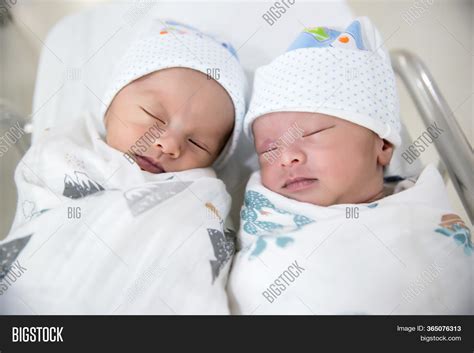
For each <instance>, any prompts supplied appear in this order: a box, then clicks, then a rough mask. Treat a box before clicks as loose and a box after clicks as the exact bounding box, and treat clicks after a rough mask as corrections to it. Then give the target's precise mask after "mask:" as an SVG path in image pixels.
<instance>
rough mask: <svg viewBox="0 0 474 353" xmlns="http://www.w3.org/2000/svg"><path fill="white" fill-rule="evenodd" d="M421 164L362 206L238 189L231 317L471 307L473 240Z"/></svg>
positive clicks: (254, 180)
mask: <svg viewBox="0 0 474 353" xmlns="http://www.w3.org/2000/svg"><path fill="white" fill-rule="evenodd" d="M470 236H471V234H470V230H469V228H467V227H466V225H465V224H464V223H463V222H462V220H461V219H460V218H459V217H458V216H456V215H454V214H453V213H452V211H451V209H450V207H449V205H448V199H447V195H446V192H445V189H444V185H443V182H442V179H441V177H440V175H439V173H438V172H437V170H436V169H435V167H434V166H432V165H430V166H427V167H426V169H425V170H424V171H423V173H422V174H421V175H420V176H419V178H418V180H417V181H416V183H415V184H414V186H412V187H410V188H408V189H406V190H403V191H400V192H397V193H394V194H392V195H390V196H387V197H385V198H383V199H380V200H379V201H376V202H373V203H370V204H353V205H349V204H345V205H334V206H330V207H319V206H315V205H312V204H308V203H303V202H298V201H295V200H290V199H288V198H286V197H283V196H281V195H279V194H276V193H274V192H271V191H270V190H268V189H266V188H265V187H264V186H263V185H262V184H261V181H260V175H259V174H258V172H257V173H256V174H254V175H253V176H252V177H251V179H250V181H249V183H248V185H247V190H246V194H245V204H244V205H243V207H242V210H241V227H240V230H239V235H238V242H239V245H238V247H239V248H240V250H239V251H238V252H237V254H236V256H235V257H234V262H233V265H232V271H231V275H230V279H229V285H228V291H229V298H230V305H231V311H232V312H233V313H235V314H343V315H344V314H381V315H387V314H469V313H471V314H472V313H473V312H474V308H473V307H474V303H473V298H474V296H473V283H472V281H473V279H472V272H473V254H472V252H473V245H472V241H471V237H470Z"/></svg>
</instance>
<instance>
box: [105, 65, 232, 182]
mask: <svg viewBox="0 0 474 353" xmlns="http://www.w3.org/2000/svg"><path fill="white" fill-rule="evenodd" d="M233 124H234V107H233V104H232V100H231V99H230V97H229V95H228V94H227V92H226V91H225V90H224V88H223V87H222V86H221V85H220V84H218V83H217V82H216V81H215V80H212V79H208V78H207V76H206V75H204V74H203V73H201V72H198V71H195V70H191V69H187V68H171V69H165V70H160V71H156V72H154V73H151V74H149V75H147V76H144V77H142V78H140V79H138V80H136V81H134V82H132V83H130V84H128V85H127V86H125V87H124V88H123V89H122V90H121V91H120V92H119V93H118V94H117V95H116V96H115V98H114V100H113V101H112V104H111V105H110V107H109V109H108V110H107V113H106V115H105V125H106V129H107V137H106V142H107V144H109V145H110V146H111V147H113V148H115V149H117V150H119V151H122V152H124V153H128V154H129V155H131V156H132V157H133V158H134V159H135V161H136V163H137V164H138V166H140V168H142V169H143V170H147V171H149V172H151V173H162V172H175V171H182V170H187V169H192V168H203V167H208V166H210V165H211V164H212V163H213V162H214V160H215V159H216V158H217V156H218V155H219V153H220V151H221V150H222V148H223V147H224V145H225V143H226V142H227V139H228V138H229V137H230V135H231V132H232V128H233ZM145 137H147V138H145Z"/></svg>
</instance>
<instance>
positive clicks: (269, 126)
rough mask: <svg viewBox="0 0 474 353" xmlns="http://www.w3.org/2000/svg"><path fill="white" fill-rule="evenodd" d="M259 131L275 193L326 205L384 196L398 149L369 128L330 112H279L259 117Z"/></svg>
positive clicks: (267, 180) (265, 174)
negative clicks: (385, 173) (386, 169)
mask: <svg viewBox="0 0 474 353" xmlns="http://www.w3.org/2000/svg"><path fill="white" fill-rule="evenodd" d="M253 132H254V136H255V148H256V150H257V153H258V155H259V163H260V169H261V177H262V183H263V185H264V186H265V187H267V188H268V189H270V190H272V191H274V192H277V193H279V194H281V195H284V196H286V197H288V198H291V199H295V200H298V201H302V202H309V203H312V204H315V205H320V206H329V205H333V204H340V203H365V202H371V201H373V200H376V199H378V198H380V197H382V196H383V166H385V165H388V163H389V162H390V158H391V156H392V152H393V147H392V145H391V144H390V143H388V142H386V141H385V140H383V139H381V138H380V137H378V136H377V135H376V134H375V133H374V132H372V131H371V130H369V129H366V128H364V127H362V126H359V125H356V124H353V123H351V122H348V121H346V120H342V119H339V118H336V117H333V116H329V115H324V114H317V113H299V112H277V113H270V114H267V115H264V116H262V117H260V118H258V119H257V120H256V121H255V122H254V124H253ZM295 132H298V134H296V133H295ZM292 135H293V136H296V137H297V138H296V139H294V138H291V136H292Z"/></svg>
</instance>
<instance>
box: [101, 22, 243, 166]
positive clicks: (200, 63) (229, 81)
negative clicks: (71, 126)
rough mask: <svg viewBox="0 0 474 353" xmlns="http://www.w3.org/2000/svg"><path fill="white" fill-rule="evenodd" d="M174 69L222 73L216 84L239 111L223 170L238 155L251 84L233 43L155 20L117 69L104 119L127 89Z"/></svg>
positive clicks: (106, 99)
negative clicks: (237, 149)
mask: <svg viewBox="0 0 474 353" xmlns="http://www.w3.org/2000/svg"><path fill="white" fill-rule="evenodd" d="M172 67H185V68H190V69H194V70H197V71H200V72H202V73H204V74H206V75H207V74H208V73H209V70H214V69H218V70H219V77H218V78H217V79H216V80H217V82H218V83H219V84H220V85H221V86H222V87H223V88H224V89H225V90H226V91H227V93H228V94H229V96H230V97H231V99H232V102H233V104H234V109H235V123H234V130H233V132H232V135H231V137H230V138H229V140H228V141H227V144H226V145H225V147H224V149H223V150H222V152H221V154H220V155H219V157H218V158H217V159H216V161H215V162H214V167H216V168H221V167H223V166H224V164H225V163H226V161H227V160H228V158H229V157H230V156H231V154H232V153H233V152H234V150H235V148H236V146H237V140H238V138H239V135H240V133H241V131H242V121H243V117H244V115H245V109H246V101H245V99H246V96H247V94H246V91H247V89H248V88H247V80H246V77H245V73H244V71H243V69H242V67H241V65H240V63H239V60H238V58H237V53H236V51H235V50H234V48H233V47H232V45H231V44H230V43H226V42H222V41H220V40H218V39H217V38H215V37H212V36H210V35H207V34H204V33H202V32H200V31H199V30H197V29H195V28H193V27H190V26H187V25H183V24H180V23H177V22H174V21H162V20H159V19H154V20H152V21H151V24H150V26H149V28H147V30H145V31H144V32H143V33H141V35H140V36H139V38H138V39H137V40H136V41H135V42H134V43H132V45H131V46H130V48H128V49H127V51H126V53H125V55H124V57H123V58H122V60H121V61H120V62H119V63H118V65H117V67H116V68H115V71H114V74H113V77H112V82H111V85H110V86H109V87H108V89H107V91H106V94H105V96H104V99H103V103H104V105H103V106H102V109H101V112H100V116H101V118H102V119H103V118H104V116H105V113H106V111H107V109H108V107H109V106H110V104H111V103H112V100H113V99H114V97H115V95H116V94H117V93H118V92H119V91H120V90H121V89H122V88H124V87H125V86H126V85H128V84H129V83H131V82H132V81H134V80H136V79H138V78H140V77H142V76H145V75H148V74H150V73H152V72H155V71H158V70H162V69H166V68H172ZM209 104H212V102H210V103H209Z"/></svg>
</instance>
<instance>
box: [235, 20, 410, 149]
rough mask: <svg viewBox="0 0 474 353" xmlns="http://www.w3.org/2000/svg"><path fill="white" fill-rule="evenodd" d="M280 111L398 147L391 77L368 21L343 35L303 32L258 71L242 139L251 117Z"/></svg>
mask: <svg viewBox="0 0 474 353" xmlns="http://www.w3.org/2000/svg"><path fill="white" fill-rule="evenodd" d="M282 111H287V112H290V111H296V112H313V113H322V114H328V115H333V116H336V117H338V118H341V119H345V120H348V121H351V122H353V123H356V124H358V125H361V126H364V127H366V128H368V129H370V130H372V131H374V132H375V133H377V134H378V135H379V136H380V137H381V138H383V139H386V140H387V141H389V142H391V143H392V144H394V145H395V146H399V145H400V143H401V139H400V127H401V125H400V116H399V115H400V113H399V102H398V95H397V91H396V83H395V77H394V73H393V70H392V67H391V64H390V58H389V56H388V54H387V52H386V50H385V49H384V48H383V47H382V39H381V36H380V34H379V33H378V31H377V29H376V28H375V27H374V26H373V25H372V23H371V22H370V20H369V19H368V18H366V17H360V18H357V19H356V20H355V21H354V22H352V23H351V24H350V26H349V27H347V28H346V30H345V31H343V32H340V31H337V30H335V29H330V28H325V27H315V28H310V29H306V30H305V31H304V32H302V33H301V34H300V35H299V36H298V37H297V39H296V40H295V42H293V44H292V45H291V46H290V48H289V49H288V51H287V52H286V53H285V54H283V55H280V56H279V57H277V58H276V59H275V60H273V62H271V63H270V64H269V65H266V66H262V67H260V68H259V69H258V70H257V71H256V74H255V80H254V88H253V95H252V99H251V101H250V107H249V110H248V112H247V115H246V116H245V119H244V131H245V133H246V135H247V136H249V137H250V138H252V124H253V122H254V120H255V119H257V118H258V117H260V116H262V115H264V114H268V113H272V112H282Z"/></svg>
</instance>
